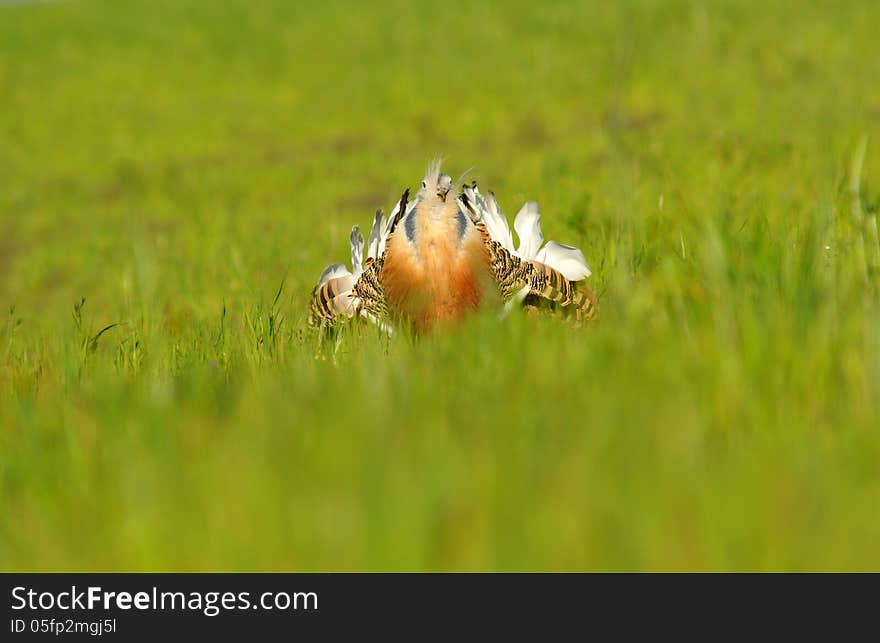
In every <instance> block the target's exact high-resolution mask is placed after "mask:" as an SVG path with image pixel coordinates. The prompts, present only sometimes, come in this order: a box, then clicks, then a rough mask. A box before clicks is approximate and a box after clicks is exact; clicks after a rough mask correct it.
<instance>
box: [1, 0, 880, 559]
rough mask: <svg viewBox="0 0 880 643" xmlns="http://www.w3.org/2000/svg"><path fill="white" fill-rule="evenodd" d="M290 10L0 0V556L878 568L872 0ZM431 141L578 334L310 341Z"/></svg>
mask: <svg viewBox="0 0 880 643" xmlns="http://www.w3.org/2000/svg"><path fill="white" fill-rule="evenodd" d="M295 4H296V3H288V2H281V1H280V0H279V1H277V2H260V3H256V2H247V1H245V0H240V1H239V0H236V1H230V2H217V1H213V0H205V1H198V2H196V1H180V0H175V1H171V0H167V1H166V0H162V1H150V2H134V1H116V0H112V1H111V0H106V1H103V2H93V1H72V2H56V3H37V4H34V3H15V2H13V3H9V2H0V306H2V309H0V311H2V319H0V569H2V570H5V571H10V570H45V571H48V570H83V571H87V570H94V571H113V570H132V571H134V570H154V571H160V570H170V571H184V570H217V571H220V570H224V571H225V570H278V571H281V570H284V571H295V570H857V569H871V570H880V296H878V292H880V246H878V242H877V231H876V230H877V227H876V218H877V211H878V207H880V41H878V39H877V28H876V27H877V25H878V24H880V4H878V3H870V2H863V1H858V2H767V1H766V0H760V1H759V0H755V1H754V2H750V1H745V2H698V1H693V0H692V1H687V2H678V1H675V2H659V1H658V2H648V1H641V2H635V1H633V2H621V3H571V4H569V3H548V4H547V5H545V4H543V3H536V2H516V3H510V4H504V3H495V2H484V1H482V0H470V1H469V2H463V3H459V2H452V3H448V2H447V3H440V4H438V3H421V4H419V3H415V4H414V3H409V2H403V1H400V2H397V3H391V4H383V5H381V6H380V5H376V6H368V5H367V4H365V3H359V2H352V3H321V4H317V5H316V6H313V7H308V6H305V5H303V6H294V5H295ZM865 143H866V144H865ZM438 154H442V155H444V156H445V158H446V159H447V160H446V165H445V168H446V170H447V171H449V172H450V173H452V174H457V173H459V172H462V171H464V170H465V169H467V168H468V167H470V166H474V170H473V174H472V176H473V177H474V178H476V179H477V180H478V182H479V183H480V185H481V187H482V188H483V189H484V190H485V189H493V190H494V191H495V192H496V194H497V195H498V197H499V201H500V203H501V206H502V207H503V208H504V209H505V211H506V213H507V214H508V215H513V214H515V213H516V211H517V210H518V209H519V207H520V205H521V204H522V203H523V202H524V201H525V200H527V199H535V200H537V201H539V203H540V204H541V209H542V213H543V227H544V233H545V235H546V236H547V238H553V239H557V240H559V241H562V242H566V243H571V244H574V245H578V246H580V247H581V248H582V249H583V251H584V254H585V255H586V257H587V260H588V261H589V262H590V265H591V267H592V268H593V271H594V274H593V276H592V277H591V278H590V279H589V284H590V285H591V287H592V288H593V289H594V290H595V291H596V292H597V293H599V294H600V304H599V315H598V317H597V318H596V319H595V320H593V321H591V322H589V323H588V324H586V325H585V326H584V327H581V328H576V327H574V326H573V325H572V324H570V323H568V322H567V321H566V320H564V319H561V318H559V317H558V316H555V315H553V314H549V313H542V314H533V315H529V314H517V315H514V316H512V317H511V318H509V319H507V320H505V322H503V323H502V322H499V321H498V320H497V318H496V316H495V314H494V312H493V311H487V312H486V313H485V314H482V315H479V316H475V317H472V318H470V319H468V320H467V321H465V322H464V323H463V324H461V325H460V326H458V327H455V328H452V329H450V330H448V331H445V332H438V333H436V334H434V335H432V336H429V337H427V338H424V339H422V340H420V341H416V342H414V341H411V340H407V339H405V338H399V339H397V340H395V341H392V342H390V343H388V342H387V341H385V340H384V339H382V338H381V337H380V336H379V334H378V333H377V332H375V331H374V330H373V329H372V328H370V327H366V326H364V327H356V328H353V329H351V331H350V332H348V333H347V334H346V336H345V338H344V341H343V342H342V344H341V346H340V348H339V351H338V353H337V354H336V356H335V359H334V358H333V357H332V355H331V356H329V357H328V355H327V353H326V351H324V352H322V351H321V350H319V348H318V346H317V343H316V341H315V338H314V337H313V336H312V335H311V334H310V333H309V332H308V328H307V326H306V323H305V321H306V314H307V310H308V297H309V292H310V290H311V288H312V286H313V285H314V283H315V282H316V280H317V278H318V275H319V274H320V272H321V270H322V269H323V268H324V267H325V266H326V265H327V264H329V263H330V262H332V261H343V260H346V261H347V259H348V240H347V235H348V232H349V230H350V228H351V226H352V224H354V223H359V224H360V225H361V226H362V228H365V227H367V226H368V224H369V223H370V220H371V217H372V213H373V211H374V210H375V209H376V208H377V207H383V208H385V210H386V211H387V210H388V209H389V208H390V207H391V206H392V205H393V203H394V201H395V200H396V199H397V198H399V195H400V193H401V192H402V190H403V188H405V187H407V186H409V187H416V186H417V185H418V182H419V181H420V179H421V177H422V174H423V172H424V169H425V167H426V165H427V164H428V162H429V161H430V160H431V159H432V158H434V157H435V156H437V155H438ZM282 284H283V286H282ZM279 288H280V294H279ZM276 294H277V295H278V296H277V298H276ZM83 298H85V302H84V303H82V300H83ZM111 324H116V325H115V326H113V327H112V328H109V329H107V330H106V331H105V332H103V333H100V331H101V330H102V329H104V328H105V327H107V326H109V325H111Z"/></svg>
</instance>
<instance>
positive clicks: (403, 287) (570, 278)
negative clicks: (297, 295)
mask: <svg viewBox="0 0 880 643" xmlns="http://www.w3.org/2000/svg"><path fill="white" fill-rule="evenodd" d="M540 216H541V215H540V213H539V211H538V204H537V203H535V202H528V203H526V204H525V205H524V206H523V207H522V209H521V210H520V212H519V214H517V216H516V220H515V222H514V229H515V230H516V233H517V236H518V237H519V242H520V243H519V246H518V247H517V248H514V245H513V235H512V234H511V232H510V227H509V225H508V223H507V219H506V217H505V216H504V214H503V213H502V212H501V209H500V208H499V207H498V202H497V201H496V199H495V195H494V194H492V192H489V193H488V195H487V196H486V197H485V198H484V197H483V196H482V195H481V194H480V192H479V190H478V189H477V185H476V182H472V183H471V184H469V185H462V184H461V179H459V182H457V183H455V184H453V182H452V178H451V177H450V176H449V175H448V174H443V173H441V172H440V164H439V162H438V163H435V164H434V165H432V166H431V167H430V168H429V169H428V171H427V173H426V175H425V178H424V179H423V181H422V185H421V189H420V190H419V191H418V192H417V193H416V196H415V198H414V199H413V200H412V201H410V200H409V190H406V191H405V192H404V193H403V196H402V197H401V199H400V201H399V202H398V203H397V205H396V206H395V207H394V209H393V210H392V211H391V214H390V215H389V216H388V218H387V219H386V218H385V216H384V215H383V213H382V212H381V210H380V211H378V212H377V213H376V215H375V218H374V221H373V227H372V230H371V232H370V237H369V243H368V245H367V258H366V260H363V250H364V238H363V236H362V235H361V234H360V229H359V228H358V226H355V227H354V228H353V229H352V232H351V238H350V241H351V256H352V269H351V270H348V268H347V267H346V266H345V265H344V264H339V263H337V264H332V265H330V266H328V267H327V269H325V270H324V272H323V273H322V275H321V279H320V280H319V282H318V285H317V286H316V287H315V289H314V291H313V292H312V302H311V314H310V319H309V321H310V323H311V324H312V325H315V326H323V327H329V326H333V325H335V324H336V323H337V322H339V321H340V320H343V319H347V318H351V317H356V316H359V317H365V318H367V319H369V320H371V321H373V322H374V323H376V324H379V325H381V326H382V327H383V328H385V329H389V330H390V329H391V328H393V327H394V326H395V325H399V324H411V325H412V326H413V327H414V328H415V329H416V330H417V331H426V330H429V329H430V328H432V327H434V326H435V325H438V324H441V325H442V324H447V323H449V322H452V321H454V320H456V319H458V318H459V317H461V316H462V315H464V314H466V313H467V312H468V311H472V310H475V309H477V308H478V307H480V306H481V305H484V304H486V303H487V302H491V301H497V300H498V298H499V295H500V298H501V300H502V301H504V302H505V311H509V310H510V309H511V308H512V307H513V306H516V305H519V304H520V303H521V302H522V301H523V300H525V299H526V298H527V297H529V296H533V297H538V298H543V299H547V300H550V301H553V302H556V303H557V304H558V305H560V306H563V307H573V308H574V310H575V312H576V315H577V318H578V319H579V320H582V319H588V318H590V317H592V316H593V314H594V313H595V311H596V297H595V295H594V294H593V292H592V291H591V290H590V289H589V288H588V287H587V286H586V285H584V284H581V283H578V282H581V281H582V280H583V279H585V278H586V277H588V276H589V275H590V268H589V266H588V265H587V262H586V260H585V259H584V255H583V253H581V251H580V250H578V249H577V248H574V247H572V246H566V245H563V244H560V243H557V242H555V241H549V242H547V243H546V244H543V241H544V235H543V233H542V232H541V224H540ZM542 244H543V245H542Z"/></svg>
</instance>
